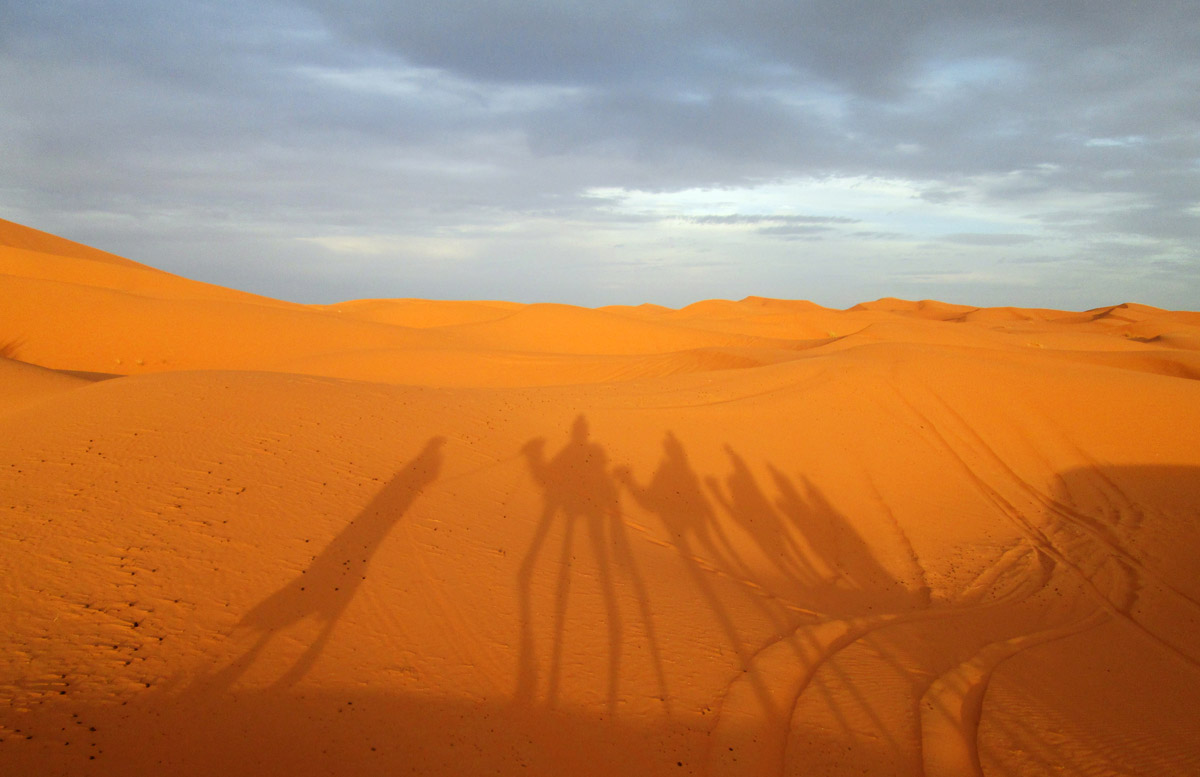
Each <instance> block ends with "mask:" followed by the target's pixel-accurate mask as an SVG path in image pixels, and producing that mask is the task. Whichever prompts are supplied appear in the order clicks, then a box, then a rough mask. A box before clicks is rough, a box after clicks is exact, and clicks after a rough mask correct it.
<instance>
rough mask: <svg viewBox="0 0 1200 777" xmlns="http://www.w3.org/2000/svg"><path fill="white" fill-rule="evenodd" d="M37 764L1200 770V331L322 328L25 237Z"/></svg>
mask: <svg viewBox="0 0 1200 777" xmlns="http://www.w3.org/2000/svg"><path fill="white" fill-rule="evenodd" d="M0 357H2V358H0V774H5V775H60V774H61V775H158V774H171V775H213V774H222V775H229V776H233V775H242V774H245V775H261V774H281V775H319V774H345V775H351V774H353V775H375V774H378V775H403V774H427V775H452V774H454V775H457V774H479V775H483V774H498V775H612V774H629V775H730V776H732V775H776V774H780V775H860V774H869V775H925V776H926V777H950V776H951V775H954V776H956V777H961V776H964V775H966V776H968V777H969V776H971V775H980V774H986V775H1060V774H1088V775H1107V774H1113V775H1115V774H1121V775H1129V774H1137V775H1195V774H1200V715H1198V714H1197V710H1200V565H1198V562H1197V559H1198V558H1200V432H1198V430H1200V380H1198V378H1200V313H1195V312H1171V311H1166V310H1160V309H1156V308H1153V307H1147V306H1144V305H1138V304H1119V305H1114V306H1112V307H1104V308H1099V309H1096V310H1089V311H1086V312H1065V311H1055V310H1042V309H1018V308H1003V309H1001V308H992V309H977V308H972V307H969V306H960V305H952V304H945V303H940V302H933V301H923V302H910V301H904V300H899V299H882V300H878V301H876V302H871V303H865V304H861V305H857V306H855V307H853V308H850V309H848V310H832V309H826V308H822V307H820V306H817V305H815V304H812V303H808V302H798V301H785V300H775V299H763V298H748V299H743V300H740V301H736V302H735V301H725V300H711V301H706V302H699V303H697V304H694V305H691V306H689V307H686V308H683V309H680V310H673V309H668V308H663V307H657V306H653V305H645V306H640V307H609V308H599V309H584V308H578V307H571V306H567V305H555V304H531V305H520V304H513V303H506V302H489V301H480V302H435V301H424V300H414V299H396V300H364V301H354V302H346V303H342V304H336V305H324V306H313V305H300V304H292V303H288V302H282V301H278V300H273V299H267V298H264V297H259V296H255V295H251V294H246V293H242V292H238V291H234V290H230V289H225V288H220V287H216V286H212V285H207V284H203V283H199V282H195V281H191V280H187V279H184V278H180V277H177V276H173V275H170V274H168V273H165V272H161V271H158V270H155V269H153V268H151V267H147V266H143V265H140V264H137V263H134V262H132V261H129V260H126V259H122V258H120V257H116V256H113V255H111V254H106V253H104V252H103V251H100V250H97V249H94V248H89V247H85V246H82V245H78V244H75V243H71V242H69V241H66V240H63V239H61V238H57V237H54V236H51V235H48V234H45V233H41V232H37V231H34V230H31V229H28V228H25V227H22V226H19V225H16V224H12V223H9V222H0Z"/></svg>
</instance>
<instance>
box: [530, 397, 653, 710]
mask: <svg viewBox="0 0 1200 777" xmlns="http://www.w3.org/2000/svg"><path fill="white" fill-rule="evenodd" d="M545 443H546V441H545V440H544V439H543V438H540V437H539V438H535V439H533V440H530V441H529V442H528V443H526V444H525V445H524V446H523V447H522V449H521V452H522V453H523V454H524V456H525V459H526V462H527V464H528V466H529V471H530V474H531V475H532V477H533V479H534V481H535V482H536V483H537V484H538V485H539V486H540V487H541V489H542V495H543V506H542V514H541V517H540V519H539V521H538V524H537V528H536V529H535V531H534V536H533V540H532V542H531V543H530V546H529V550H528V551H527V552H526V554H525V557H524V559H523V560H522V561H521V566H520V569H519V570H518V573H517V589H518V599H519V607H520V644H519V650H518V659H517V662H518V663H517V687H516V691H515V693H514V701H515V702H516V703H517V704H520V705H526V706H528V705H532V704H533V703H534V700H535V697H536V695H537V686H538V684H539V683H538V661H537V655H536V649H535V646H534V641H535V640H534V613H533V601H532V598H533V590H532V588H533V576H534V572H535V569H536V567H537V565H538V560H539V558H540V556H541V553H542V546H543V545H544V544H545V542H546V539H547V537H548V536H549V534H550V533H551V531H552V529H553V528H554V527H555V526H556V525H559V524H561V526H562V529H561V531H562V548H561V550H560V554H559V561H558V576H557V579H556V583H555V590H554V626H553V641H552V646H551V652H550V665H549V668H548V670H547V673H546V686H547V687H546V693H545V702H546V705H547V706H548V707H554V706H555V705H556V703H557V701H558V696H559V684H560V682H561V678H562V673H563V649H564V642H565V639H566V623H567V614H568V608H569V599H570V588H571V581H572V565H573V560H574V554H575V534H576V531H577V529H580V525H581V524H582V529H581V530H583V531H586V532H587V541H588V543H589V545H588V546H585V547H590V549H591V552H592V554H593V556H594V558H595V562H596V565H597V567H598V569H597V572H596V575H597V579H598V582H599V584H600V589H601V596H602V598H603V601H604V609H605V626H606V628H607V632H608V634H607V646H608V665H607V688H606V700H607V709H608V713H609V717H610V719H611V718H612V716H614V715H615V713H616V708H617V702H618V699H619V692H620V680H621V652H622V648H623V644H624V622H623V620H622V616H621V608H620V602H619V599H618V588H617V580H616V571H617V569H618V568H619V569H620V570H621V571H623V572H624V573H625V574H627V575H628V576H629V578H630V581H631V583H632V585H633V589H634V596H635V598H636V600H637V602H638V605H639V608H640V610H641V618H642V624H643V628H644V629H645V634H646V639H647V641H648V643H649V645H648V646H649V650H650V656H651V661H652V663H653V665H654V670H655V673H656V675H657V680H658V685H659V698H660V700H661V701H662V702H663V704H664V706H665V707H666V709H667V710H668V711H669V709H670V707H669V695H668V693H667V687H666V677H665V674H664V671H663V666H662V660H661V658H660V656H659V645H658V638H657V635H656V634H655V629H654V619H653V616H652V614H651V611H650V597H649V593H648V591H647V589H646V585H645V582H644V580H643V579H642V576H641V572H640V570H639V569H638V566H637V563H636V561H635V559H634V556H633V552H632V550H631V548H630V545H629V539H628V537H627V535H626V533H625V523H624V519H623V517H622V516H621V509H620V503H619V500H618V493H617V487H616V483H615V481H614V480H613V478H612V476H611V475H610V474H609V472H608V468H607V461H608V457H607V455H606V453H605V451H604V448H603V447H602V446H600V445H599V444H597V443H595V442H592V440H591V439H590V437H589V431H588V425H587V419H586V418H585V417H584V416H582V415H580V416H578V417H577V418H576V419H575V422H574V424H573V426H572V428H571V437H570V440H568V442H567V444H566V445H565V446H564V447H563V448H562V449H561V450H559V451H558V453H556V454H554V456H553V457H552V458H550V459H549V460H547V459H546V455H545V452H544V449H545Z"/></svg>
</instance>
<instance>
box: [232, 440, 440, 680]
mask: <svg viewBox="0 0 1200 777" xmlns="http://www.w3.org/2000/svg"><path fill="white" fill-rule="evenodd" d="M444 442H445V439H444V438H442V437H434V438H432V439H431V440H429V442H427V443H426V444H425V447H424V448H423V449H422V450H421V452H420V453H419V454H418V455H417V456H416V457H415V458H414V459H412V461H410V462H409V463H408V465H407V466H406V467H405V468H404V469H403V470H401V471H400V472H399V473H397V475H396V476H395V477H393V478H392V480H391V481H390V482H389V483H388V484H387V485H386V486H384V487H383V490H381V491H380V492H379V493H378V494H376V495H375V498H374V499H372V500H371V502H370V504H368V505H367V506H366V508H365V509H363V511H362V512H361V513H359V514H358V516H357V517H356V518H354V519H353V520H351V521H350V523H348V524H347V525H346V527H345V528H344V529H342V531H341V532H339V533H338V535H337V536H336V537H334V538H333V540H332V541H330V543H329V544H328V545H326V546H325V549H324V550H322V551H321V552H320V553H319V554H318V555H316V556H314V557H313V560H312V562H311V563H309V565H308V567H307V568H306V569H304V570H302V571H301V573H300V575H299V576H298V577H296V578H295V579H293V580H292V581H291V582H289V583H288V584H287V585H285V586H284V587H283V588H280V589H279V590H278V591H276V592H275V593H273V594H271V595H270V596H268V597H267V598H266V599H264V600H262V601H261V602H259V603H258V604H257V605H255V606H254V608H253V609H251V610H250V611H249V612H248V613H246V615H245V616H244V617H243V618H242V619H241V620H240V621H239V622H238V624H237V626H236V627H235V632H234V633H235V635H236V634H237V633H238V632H243V633H245V632H249V633H251V634H254V635H256V640H255V642H254V644H253V645H252V646H251V647H250V648H249V649H248V650H247V651H246V652H245V653H243V654H242V655H241V656H239V657H238V658H237V659H236V660H234V661H233V662H232V663H230V664H229V665H228V666H226V667H224V668H223V669H221V670H220V671H219V672H217V674H216V675H214V676H213V678H212V681H213V682H212V685H213V687H214V688H218V689H219V688H228V687H230V686H231V685H232V684H233V683H234V682H235V681H236V680H237V679H238V678H239V677H241V676H242V675H243V674H244V673H245V672H246V671H247V670H248V669H249V668H250V667H251V666H252V665H253V664H254V662H255V661H256V660H257V659H258V657H259V655H260V654H261V653H262V652H263V650H264V649H265V648H266V647H267V645H268V644H269V643H270V642H271V640H272V639H273V638H274V637H275V636H276V635H278V634H280V633H281V632H282V631H283V630H284V629H286V628H289V627H291V626H294V625H296V624H298V623H300V622H301V621H303V620H305V619H307V618H310V617H311V618H315V619H316V620H317V621H318V622H320V624H321V630H320V633H319V634H318V635H317V637H316V638H315V639H314V640H313V641H312V642H311V643H309V645H308V647H307V648H305V650H304V652H303V654H301V656H300V658H298V659H297V660H296V662H295V663H294V664H292V665H291V667H289V668H288V670H287V671H286V672H285V673H284V674H283V675H282V676H281V677H279V679H277V680H276V681H275V682H274V683H273V686H274V687H278V688H283V687H287V686H290V685H293V684H294V683H296V682H297V681H298V680H300V679H301V678H302V677H304V675H306V674H307V673H308V672H309V670H310V669H312V666H313V664H314V663H316V660H317V658H318V657H319V656H320V655H321V652H322V651H323V650H324V648H325V646H326V644H327V643H328V642H329V638H330V637H331V636H332V634H333V629H334V627H335V626H336V625H337V622H338V619H339V618H341V616H342V614H343V613H344V612H345V610H346V607H347V606H348V605H349V604H350V602H351V600H352V599H353V598H354V595H355V593H356V592H357V591H358V588H359V586H360V585H362V583H363V581H364V580H366V579H367V569H368V567H369V566H370V563H371V557H372V556H374V554H375V552H376V551H377V550H378V549H379V546H380V544H381V543H382V542H383V540H384V539H385V538H386V537H387V535H388V534H389V533H390V532H391V530H392V528H393V527H395V525H396V523H397V522H398V521H399V520H400V518H401V517H402V516H403V515H404V514H405V512H407V510H408V509H409V507H411V506H412V503H413V501H414V500H415V499H416V498H417V496H419V495H420V493H421V491H422V490H423V489H424V488H425V487H426V486H428V485H429V484H430V483H432V482H433V481H434V480H435V479H436V478H437V475H438V471H439V470H440V468H441V463H442V453H441V449H442V445H443V444H444Z"/></svg>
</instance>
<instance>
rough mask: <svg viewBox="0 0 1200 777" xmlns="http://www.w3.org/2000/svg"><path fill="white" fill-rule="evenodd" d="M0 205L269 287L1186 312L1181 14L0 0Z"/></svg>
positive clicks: (1188, 207) (823, 3) (1194, 102)
mask: <svg viewBox="0 0 1200 777" xmlns="http://www.w3.org/2000/svg"><path fill="white" fill-rule="evenodd" d="M0 216H2V217H4V218H7V219H10V220H12V221H17V222H19V223H22V224H26V225H28V226H32V227H36V228H38V229H43V230H46V231H49V232H54V233H56V234H60V235H63V236H65V237H69V238H71V239H73V240H78V241H80V242H84V243H88V244H90V245H94V246H96V247H98V248H102V249H104V250H107V251H111V252H113V253H116V254H119V255H122V256H126V257H128V258H130V259H134V260H136V261H139V262H144V263H146V264H150V265H153V266H155V267H159V268H161V269H164V270H167V271H170V272H173V273H177V274H180V275H184V276H186V277H190V278H195V279H198V280H204V281H208V282H212V283H219V284H222V285H225V286H232V287H235V288H239V289H244V290H247V291H253V292H256V293H260V294H266V295H269V296H273V297H278V298H282V299H288V300H292V301H297V302H325V303H328V302H336V301H340V300H344V299H354V298H375V297H419V298H433V299H505V300H512V301H517V302H537V301H553V302H564V303H570V304H576V305H588V306H595V305H604V304H638V303H642V302H653V303H658V304H663V305H668V306H671V307H679V306H682V305H686V304H688V303H690V302H694V301H697V300H702V299H709V298H714V297H721V298H729V299H738V298H741V297H744V296H747V295H761V296H768V297H783V298H792V299H809V300H812V301H814V302H817V303H819V304H821V305H826V306H829V307H848V306H850V305H853V304H854V303H856V302H861V301H866V300H872V299H876V298H879V297H884V296H895V297H902V298H906V299H927V298H932V299H940V300H945V301H949V302H959V303H964V304H972V305H981V306H983V305H989V306H993V305H1019V306H1045V307H1056V308H1062V309H1074V310H1082V309H1087V308H1091V307H1097V306H1101V305H1106V304H1115V303H1118V302H1125V301H1136V302H1142V303H1146V304H1151V305H1157V306H1159V307H1166V308H1175V309H1180V308H1185V309H1193V310H1194V309H1200V13H1197V8H1196V5H1195V0H1142V2H1138V3H1130V2H1112V0H1012V1H1011V2H1004V3H984V2H978V1H977V0H970V1H961V0H896V1H895V2H887V3H884V2H878V1H877V0H873V1H872V2H864V0H740V1H739V2H736V3H735V2H731V0H722V1H720V2H718V1H716V0H693V1H692V2H663V1H662V0H610V1H609V2H603V3H597V2H582V1H576V0H550V1H547V0H518V1H517V2H511V1H509V0H440V2H436V3H431V2H428V0H421V1H420V2H416V1H411V2H410V1H409V0H337V1H336V2H335V0H291V1H284V0H279V1H276V0H240V1H239V2H236V3H234V2H203V1H195V2H186V3H180V2H166V1H165V0H164V1H155V0H106V1H105V2H98V1H97V0H55V2H52V3H42V2H28V0H0Z"/></svg>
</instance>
